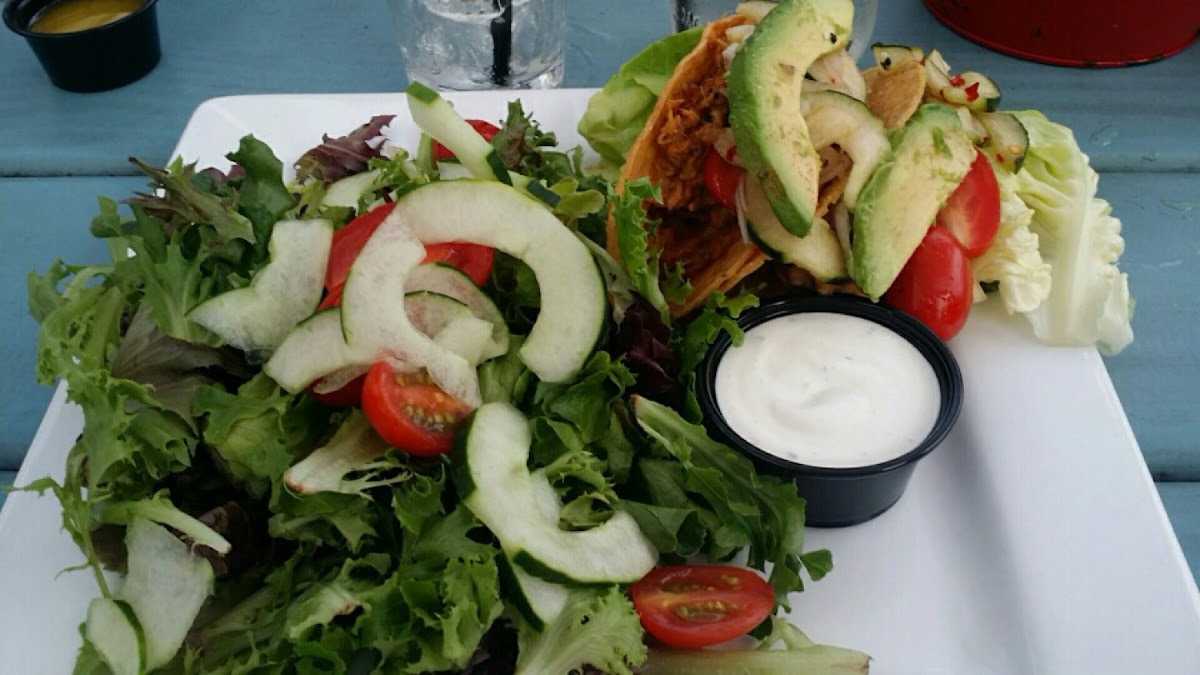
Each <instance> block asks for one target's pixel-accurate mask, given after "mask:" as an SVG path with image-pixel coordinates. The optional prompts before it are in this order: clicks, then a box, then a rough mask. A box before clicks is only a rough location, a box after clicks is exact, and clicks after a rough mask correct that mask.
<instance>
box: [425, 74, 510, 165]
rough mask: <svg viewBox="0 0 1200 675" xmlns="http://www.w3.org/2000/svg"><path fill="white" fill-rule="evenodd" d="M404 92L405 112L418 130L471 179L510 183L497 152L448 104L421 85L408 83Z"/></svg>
mask: <svg viewBox="0 0 1200 675" xmlns="http://www.w3.org/2000/svg"><path fill="white" fill-rule="evenodd" d="M405 93H406V94H408V110H409V112H410V113H412V118H413V122H415V123H416V125H417V126H418V127H420V129H421V131H424V132H425V133H427V134H429V135H430V136H431V137H433V138H434V139H435V140H437V141H438V142H439V143H441V144H442V145H444V146H446V149H447V150H449V151H450V152H452V153H454V156H455V157H457V158H458V161H459V162H461V163H462V165H463V166H465V167H466V168H467V170H468V171H470V172H471V175H472V176H474V177H475V178H479V179H481V180H489V179H490V180H498V181H500V182H501V183H508V184H509V185H511V184H512V179H511V178H510V177H509V175H508V169H506V168H505V167H504V161H503V160H501V159H500V153H499V152H496V149H495V148H493V147H492V144H491V143H488V142H487V141H485V140H483V136H480V135H479V132H477V131H475V129H473V128H471V125H470V124H467V121H466V120H464V119H463V118H462V115H459V114H458V112H457V111H455V110H454V106H452V105H450V102H449V101H447V100H446V99H444V98H442V97H441V96H439V95H438V93H437V92H436V91H434V90H432V89H430V88H429V87H426V86H425V85H423V84H421V83H420V82H413V83H411V84H409V85H408V89H406V90H405Z"/></svg>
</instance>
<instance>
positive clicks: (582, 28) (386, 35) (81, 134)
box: [0, 0, 1200, 571]
mask: <svg viewBox="0 0 1200 675" xmlns="http://www.w3.org/2000/svg"><path fill="white" fill-rule="evenodd" d="M731 4H732V0H731ZM667 6H668V3H667V2H666V0H658V1H655V2H647V1H645V0H609V1H606V2H578V1H577V2H569V3H568V22H569V26H568V37H567V43H568V50H567V75H566V85H567V86H598V85H600V84H603V82H604V80H605V79H606V78H607V77H608V75H609V74H610V73H612V72H613V71H614V70H615V69H616V68H617V66H619V65H620V63H622V62H623V61H624V60H625V59H627V58H629V56H631V55H632V54H634V53H635V52H636V51H637V50H638V49H640V48H641V46H642V45H644V44H646V43H647V42H648V41H650V40H652V39H654V38H655V37H658V36H660V35H663V34H665V33H666V31H667V30H668V26H669V22H668V8H667ZM159 15H160V26H161V32H162V38H163V61H162V63H161V64H160V66H159V67H158V68H157V69H156V70H155V71H154V72H153V73H151V74H150V75H149V76H148V77H146V78H145V79H143V80H142V81H140V82H137V83H134V84H133V85H130V86H128V87H125V88H123V89H120V90H117V91H113V92H106V93H100V94H90V95H80V94H69V93H65V92H61V91H58V90H56V89H54V88H53V87H51V86H50V85H49V83H48V82H47V80H46V79H45V76H44V74H43V73H42V71H41V69H40V67H39V66H38V65H37V62H36V61H35V59H34V58H33V56H32V54H31V53H30V52H29V50H28V48H27V47H26V45H25V44H24V42H23V41H22V40H21V39H20V38H18V37H16V36H14V35H11V34H8V33H6V32H5V33H3V34H0V82H4V83H5V85H6V94H7V95H6V96H3V97H0V121H3V124H0V206H2V207H3V208H0V232H2V233H3V234H4V236H5V237H6V244H5V245H4V246H0V289H3V291H4V292H3V293H0V320H2V321H4V322H5V325H6V326H8V329H7V330H5V331H0V378H3V379H2V381H4V382H5V383H6V384H5V386H4V388H3V389H2V390H0V430H2V431H3V432H4V433H3V434H0V469H13V468H15V467H16V466H17V465H18V464H19V461H20V458H21V457H22V456H23V454H24V451H25V448H26V447H27V445H28V443H29V441H30V440H31V438H32V436H33V432H34V430H35V428H36V425H37V422H38V420H39V417H40V413H41V411H42V410H44V408H45V405H46V403H47V402H48V400H49V396H50V390H49V389H48V388H42V387H39V386H38V385H35V384H33V382H32V376H31V373H32V368H33V358H34V325H33V322H32V321H31V320H30V319H28V318H27V313H26V309H25V300H24V278H25V274H26V273H27V272H28V271H29V270H30V269H31V268H33V267H38V268H44V267H45V266H46V265H47V264H48V263H49V262H50V261H51V260H52V259H53V258H54V257H55V256H61V257H64V258H66V259H69V260H72V261H76V262H88V261H94V260H98V259H100V257H101V256H102V255H103V250H102V248H101V247H100V246H99V245H98V244H96V243H95V242H93V241H91V240H90V239H89V238H88V237H87V236H86V234H85V233H86V227H87V223H88V221H89V220H90V218H91V216H92V214H93V212H94V203H95V202H94V196H95V195H96V194H110V195H125V194H128V192H129V191H130V190H132V189H134V188H135V187H138V186H139V185H140V184H141V180H140V179H137V178H134V177H131V174H132V171H131V169H130V167H129V165H128V163H127V162H126V158H127V157H128V156H130V155H137V156H140V157H143V158H146V159H148V160H151V161H155V160H158V161H161V160H165V159H166V155H167V154H168V153H169V152H170V150H171V148H172V147H173V146H174V144H175V142H176V140H177V139H178V137H179V134H180V133H181V131H182V130H183V127H184V125H185V124H186V122H187V119H188V116H189V115H190V114H191V111H192V110H193V109H194V108H195V107H196V105H197V104H199V103H200V102H201V101H203V100H206V99H209V98H212V97H215V96H224V95H233V94H247V93H269V92H367V91H396V90H399V89H400V88H402V87H403V85H404V74H403V70H402V68H401V67H400V64H399V58H398V54H397V51H396V48H395V46H394V44H393V42H392V39H393V31H392V27H391V23H390V17H389V16H388V13H387V10H386V7H385V3H384V2H383V0H340V1H339V2H327V1H325V2H322V1H319V0H295V1H293V2H287V3H285V2H282V1H281V0H274V1H272V2H262V3H246V2H241V1H239V0H206V1H205V2H203V3H184V2H162V3H159ZM875 38H876V39H878V40H881V41H884V42H899V43H915V44H920V45H922V46H925V47H937V48H938V49H940V50H941V51H942V52H943V53H944V54H945V56H946V58H947V59H948V60H949V61H950V63H951V65H953V66H955V67H956V68H958V69H972V70H979V71H982V72H985V73H987V74H989V75H990V76H992V77H993V78H994V79H995V80H996V81H997V82H998V83H999V84H1000V86H1001V88H1002V89H1003V91H1004V94H1005V96H1004V106H1005V107H1011V108H1027V107H1036V108H1038V109H1040V110H1042V111H1044V112H1045V113H1046V114H1047V115H1049V116H1050V117H1051V118H1053V119H1056V120H1057V121H1060V122H1063V123H1065V124H1067V125H1069V126H1071V127H1072V128H1074V129H1075V132H1076V136H1077V138H1078V140H1079V142H1080V145H1081V146H1082V147H1083V149H1084V150H1085V151H1086V152H1087V153H1088V154H1089V155H1090V156H1091V158H1092V161H1093V164H1094V166H1095V167H1096V168H1097V169H1098V170H1100V171H1101V172H1102V179H1101V193H1102V194H1103V195H1104V196H1105V197H1106V198H1108V199H1109V200H1110V201H1111V202H1112V203H1113V206H1114V211H1115V213H1116V215H1117V216H1118V217H1120V218H1121V219H1122V222H1123V223H1124V232H1125V238H1126V243H1127V251H1126V254H1125V257H1124V258H1123V260H1124V263H1123V267H1124V269H1125V270H1126V271H1127V272H1128V273H1129V275H1130V280H1131V286H1132V289H1133V293H1134V295H1135V297H1136V298H1137V302H1138V310H1137V314H1136V317H1135V320H1134V329H1135V332H1136V335H1137V339H1136V340H1135V342H1134V344H1133V345H1132V346H1131V347H1130V348H1129V349H1128V350H1126V351H1125V352H1124V353H1122V354H1121V355H1120V356H1118V357H1116V358H1113V359H1109V360H1107V365H1108V368H1109V370H1110V372H1111V374H1112V377H1113V381H1114V382H1115V384H1116V387H1117V390H1118V393H1119V395H1120V397H1121V400H1122V402H1123V404H1124V405H1125V407H1126V410H1127V411H1128V414H1129V418H1130V421H1131V424H1132V426H1133V429H1134V432H1135V434H1136V435H1137V438H1138V441H1139V443H1140V445H1141V447H1142V450H1143V452H1144V453H1145V456H1146V459H1147V463H1148V465H1149V466H1150V468H1151V470H1152V472H1153V473H1154V475H1155V477H1156V478H1157V479H1159V480H1161V481H1168V480H1169V481H1200V440H1197V439H1200V421H1198V419H1197V416H1196V414H1195V413H1196V411H1198V410H1200V387H1198V386H1197V385H1200V357H1198V356H1197V355H1196V354H1197V351H1196V350H1195V349H1194V348H1192V346H1191V342H1192V340H1193V336H1194V335H1195V334H1196V333H1197V332H1198V331H1200V323H1198V321H1200V319H1198V317H1200V315H1198V314H1197V313H1196V312H1195V311H1194V310H1193V309H1192V307H1193V305H1194V302H1193V299H1192V297H1191V296H1192V293H1193V292H1194V289H1197V288H1200V272H1198V271H1197V270H1198V269H1200V265H1197V262H1200V261H1198V260H1197V257H1198V256H1200V222H1197V221H1198V220H1200V173H1196V172H1200V123H1198V122H1200V90H1198V89H1197V87H1196V86H1195V83H1196V82H1197V81H1200V45H1193V46H1192V47H1190V48H1189V49H1187V50H1186V51H1184V52H1183V53H1182V54H1180V55H1178V56H1175V57H1173V58H1171V59H1168V60H1166V61H1162V62H1159V63H1156V64H1150V65H1147V66H1141V67H1137V68H1132V69H1118V70H1105V71H1085V70H1075V69H1068V68H1057V67H1052V66H1042V65H1036V64H1031V63H1027V62H1024V61H1019V60H1016V59H1011V58H1008V57H1003V56H1000V55H997V54H994V53H992V52H988V51H986V50H984V49H981V48H979V47H976V46H974V45H972V44H970V43H969V42H967V41H965V40H963V39H962V38H960V37H958V36H957V35H955V34H954V33H952V32H951V31H949V30H948V29H946V28H944V27H943V26H941V25H940V24H938V23H937V22H936V21H935V20H934V19H933V18H931V17H930V15H929V14H928V13H927V12H926V11H925V9H924V8H923V7H922V6H921V3H920V1H919V0H880V9H879V21H878V23H877V26H876V31H875ZM21 176H32V177H31V178H20V177H21ZM69 176H78V177H72V178H69ZM105 176H109V177H107V178H106V177H105ZM53 177H58V178H53ZM3 477H4V474H0V480H2V479H3ZM1159 488H1160V492H1161V494H1162V496H1163V499H1164V503H1165V504H1166V506H1167V509H1168V512H1169V513H1170V515H1171V518H1172V521H1173V522H1174V524H1175V527H1176V529H1177V532H1178V533H1179V535H1180V539H1181V542H1182V543H1183V545H1184V548H1185V551H1187V552H1188V554H1189V556H1190V558H1191V560H1192V561H1193V570H1194V571H1195V570H1196V566H1197V564H1198V563H1200V483H1168V482H1163V483H1160V486H1159Z"/></svg>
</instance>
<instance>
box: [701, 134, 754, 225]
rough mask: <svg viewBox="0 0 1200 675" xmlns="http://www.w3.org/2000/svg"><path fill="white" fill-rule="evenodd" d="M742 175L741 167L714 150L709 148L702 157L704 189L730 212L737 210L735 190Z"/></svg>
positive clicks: (743, 171)
mask: <svg viewBox="0 0 1200 675" xmlns="http://www.w3.org/2000/svg"><path fill="white" fill-rule="evenodd" d="M743 173H745V170H744V169H742V167H740V166H738V165H737V164H734V163H732V162H729V161H727V160H726V159H725V158H724V157H722V156H721V153H719V152H717V149H716V148H709V150H708V155H706V156H705V157H704V187H706V188H708V193H709V194H710V195H712V196H713V199H716V200H717V201H718V202H720V203H721V205H722V206H724V207H725V208H727V209H729V210H730V211H736V210H737V197H736V195H737V188H738V183H739V182H740V181H741V180H742V174H743Z"/></svg>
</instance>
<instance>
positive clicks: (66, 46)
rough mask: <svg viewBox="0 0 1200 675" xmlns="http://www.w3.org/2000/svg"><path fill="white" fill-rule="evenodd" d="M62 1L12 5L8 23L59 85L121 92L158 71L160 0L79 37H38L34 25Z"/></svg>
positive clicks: (27, 0)
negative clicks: (39, 15)
mask: <svg viewBox="0 0 1200 675" xmlns="http://www.w3.org/2000/svg"><path fill="white" fill-rule="evenodd" d="M55 1H56V0H8V2H7V3H6V4H5V5H4V23H5V25H7V26H8V28H9V30H11V31H13V32H14V33H16V34H18V35H20V36H22V37H24V38H25V41H26V42H28V43H29V46H30V48H32V49H33V53H34V54H35V55H36V56H37V58H38V61H41V63H42V68H43V69H45V71H46V74H47V75H49V76H50V81H51V82H53V83H54V86H56V87H58V88H60V89H65V90H67V91H74V92H94V91H105V90H108V89H116V88H117V87H122V86H125V85H127V84H129V83H130V82H133V81H135V80H138V79H140V78H141V77H143V76H144V75H146V73H149V72H150V71H151V70H154V66H156V65H158V61H159V59H160V58H161V56H162V50H161V47H160V45H159V40H158V16H157V14H156V11H155V3H156V1H157V0H146V2H144V3H142V5H141V6H140V7H138V8H137V10H135V11H134V12H132V13H131V14H129V15H128V16H125V17H122V18H120V19H118V20H116V21H113V22H112V23H107V24H104V25H103V26H97V27H95V28H89V29H88V30H81V31H77V32H74V33H38V32H36V31H33V30H30V25H31V24H32V23H33V20H34V19H35V18H36V17H37V15H38V13H39V12H41V11H42V10H44V9H46V8H47V7H49V6H50V5H52V4H54V3H55Z"/></svg>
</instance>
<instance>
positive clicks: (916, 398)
mask: <svg viewBox="0 0 1200 675" xmlns="http://www.w3.org/2000/svg"><path fill="white" fill-rule="evenodd" d="M715 386H716V391H715V394H716V400H717V405H718V406H719V407H720V409H721V413H722V414H723V415H724V417H725V420H726V421H727V422H728V424H729V427H730V428H731V429H733V430H734V431H735V432H737V434H738V435H740V436H741V437H742V438H744V439H746V440H747V441H749V442H750V443H752V444H754V445H755V446H757V447H758V448H760V449H761V450H763V451H764V452H767V453H770V454H772V455H775V456H777V457H781V458H783V459H787V460H790V461H793V462H798V463H801V464H806V465H809V466H817V467H827V468H848V467H857V466H869V465H872V464H878V463H880V462H885V461H887V460H889V459H893V458H895V457H899V456H900V455H903V454H905V453H907V452H908V451H910V450H912V449H913V448H915V447H916V446H917V445H919V444H920V442H921V441H922V440H924V439H925V437H926V436H927V435H928V434H929V431H930V430H931V429H933V425H934V423H935V422H936V421H937V416H938V409H939V407H940V405H941V393H940V388H939V386H938V380H937V375H936V374H935V373H934V372H933V368H932V367H931V366H930V365H929V362H928V361H926V360H925V358H924V357H923V356H921V353H920V352H919V351H917V349H916V347H914V346H912V344H910V343H909V342H908V341H907V340H905V339H904V338H902V337H900V336H899V335H897V334H896V333H894V332H892V331H891V330H889V329H887V328H885V327H883V326H881V325H879V324H877V323H875V322H873V321H868V320H867V319H860V318H858V317H854V316H847V315H844V314H835V313H829V312H811V313H802V314H793V315H789V316H783V317H779V318H776V319H771V320H769V321H766V322H764V323H761V324H759V325H757V326H755V327H753V328H751V329H750V330H748V331H746V339H745V341H744V342H743V343H742V345H741V346H740V347H731V348H730V349H729V350H728V351H726V352H725V356H724V358H722V359H721V363H720V364H719V365H718V366H717V375H716V383H715Z"/></svg>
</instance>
